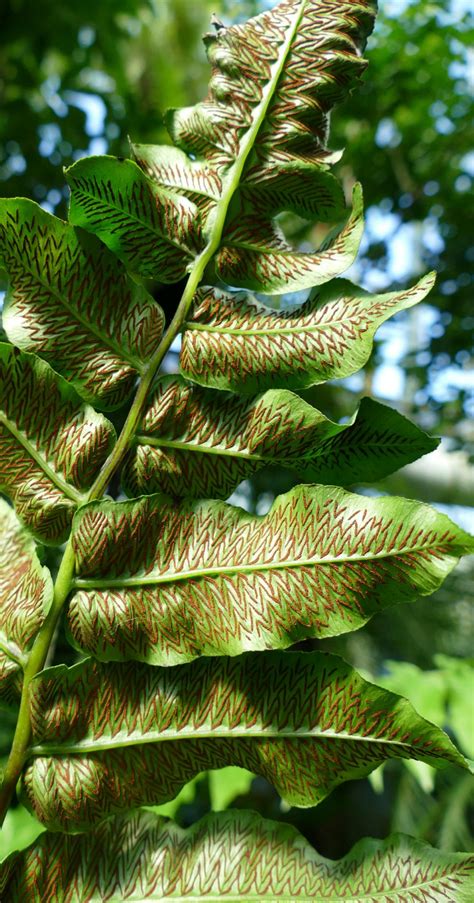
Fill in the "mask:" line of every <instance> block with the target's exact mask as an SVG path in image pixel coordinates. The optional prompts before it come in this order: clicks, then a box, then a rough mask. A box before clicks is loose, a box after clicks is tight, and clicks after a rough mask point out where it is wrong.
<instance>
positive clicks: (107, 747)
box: [23, 652, 467, 831]
mask: <svg viewBox="0 0 474 903" xmlns="http://www.w3.org/2000/svg"><path fill="white" fill-rule="evenodd" d="M131 685H133V697H130V686H131ZM181 701H182V702H181ZM308 704H309V705H311V710H310V713H309V712H308ZM30 708H31V722H32V728H33V736H32V745H31V747H30V750H31V753H32V754H33V755H34V756H35V758H34V760H33V763H32V764H31V765H30V766H28V767H27V768H26V771H25V774H24V778H23V801H24V802H26V804H27V805H28V807H29V808H31V810H32V811H33V812H34V814H35V815H36V817H37V818H38V819H39V820H40V821H41V822H43V823H44V824H45V825H46V826H47V827H49V828H51V829H52V830H56V831H57V830H65V831H75V830H87V829H88V828H89V827H90V826H91V824H94V823H95V822H96V821H98V820H100V819H101V818H103V817H104V815H110V814H111V813H114V812H117V811H120V810H121V809H124V808H134V807H136V806H140V805H145V804H146V805H150V804H152V803H161V802H166V801H167V800H169V799H172V798H173V797H174V796H176V793H177V792H178V791H179V790H180V789H181V787H182V786H183V784H185V783H186V782H187V781H189V780H190V779H191V778H192V777H194V775H195V773H196V772H199V771H202V770H205V769H207V768H219V767H222V766H223V765H224V766H225V765H240V766H242V767H245V768H248V769H249V770H251V771H254V772H256V773H258V774H261V775H262V776H263V777H266V778H267V779H268V780H269V781H270V782H271V783H272V784H273V786H274V787H275V788H276V789H277V790H278V792H279V793H280V795H281V796H282V797H283V798H284V799H285V800H286V801H287V802H289V803H290V804H292V805H297V806H311V805H315V804H316V803H318V802H320V800H322V799H324V797H325V796H327V795H328V793H330V791H331V790H332V789H333V787H335V786H336V785H337V784H338V783H340V782H341V781H342V780H349V779H354V778H356V777H361V776H364V775H366V774H368V773H369V772H370V771H371V770H372V769H373V768H374V767H376V766H377V765H378V764H379V763H380V762H381V761H384V760H386V759H391V758H393V757H394V756H396V757H408V758H416V759H421V760H422V761H425V762H429V763H431V764H433V765H434V766H435V767H444V766H446V764H448V763H454V764H457V765H461V766H464V767H467V763H466V761H465V760H464V759H463V757H462V756H461V755H460V753H458V751H457V750H456V749H455V747H454V746H453V745H452V743H451V741H450V740H448V738H447V737H446V735H445V734H443V732H442V731H441V730H439V729H438V728H435V727H434V726H433V725H431V724H430V723H429V722H427V721H424V720H423V719H421V718H420V717H418V716H417V715H416V713H415V711H414V709H412V707H411V706H410V705H409V703H407V702H406V701H405V700H403V699H400V697H399V696H396V695H394V694H390V693H388V692H387V691H383V690H380V689H379V688H378V687H375V686H373V685H372V684H367V683H366V682H365V681H363V679H362V678H361V677H360V676H359V675H358V674H357V672H355V671H354V670H353V669H352V668H350V667H349V666H348V665H346V664H345V662H343V661H342V660H341V659H338V658H337V657H334V656H328V655H324V654H322V653H307V654H306V655H301V654H299V653H293V654H286V655H285V654H282V653H277V652H276V653H268V654H267V655H266V656H264V657H263V660H262V656H260V655H258V654H256V655H255V654H254V655H250V656H245V657H241V658H238V659H221V660H219V661H212V660H209V659H201V660H200V661H198V662H196V663H194V664H192V665H188V666H187V667H181V668H179V670H178V672H176V669H170V668H163V669H160V668H154V669H150V668H149V667H148V666H140V667H137V666H136V665H133V664H129V665H127V666H118V665H108V666H105V665H102V664H99V663H92V662H90V661H86V662H84V663H82V664H80V665H76V666H75V667H74V668H72V669H70V670H67V669H65V668H64V666H58V667H57V668H54V669H52V670H51V671H48V670H47V671H45V672H44V673H43V675H42V676H41V677H38V678H37V679H36V680H35V681H34V683H33V684H32V696H31V703H30ZM104 710H106V711H107V719H106V721H105V723H104V719H103V712H104ZM158 710H159V712H160V715H159V717H158V716H157V711H158ZM185 738H186V739H185ZM79 787H80V788H81V793H80V800H79V799H78V789H79Z"/></svg>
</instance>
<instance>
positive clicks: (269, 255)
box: [215, 185, 364, 294]
mask: <svg viewBox="0 0 474 903" xmlns="http://www.w3.org/2000/svg"><path fill="white" fill-rule="evenodd" d="M352 203H353V207H352V213H351V215H350V217H349V219H348V220H347V223H346V224H345V225H344V226H343V227H342V229H341V230H340V231H338V232H337V234H336V235H335V236H334V237H332V238H331V239H330V240H329V241H328V242H325V243H323V245H322V246H321V248H320V249H319V250H318V251H315V252H314V253H307V252H302V251H295V250H293V249H292V247H291V245H289V244H288V243H287V242H286V241H285V240H284V239H283V237H282V236H280V235H278V234H277V233H275V231H274V230H273V229H271V227H270V229H267V228H266V226H267V224H266V223H265V222H264V221H263V222H262V221H260V220H259V219H258V217H257V218H256V212H253V213H252V214H251V215H249V216H248V217H245V218H244V217H242V215H240V216H239V217H238V218H237V220H236V222H235V223H231V224H229V227H228V228H227V229H226V231H225V233H224V236H223V245H222V247H221V249H220V251H219V252H218V254H217V255H216V262H215V265H216V273H217V275H218V277H219V278H220V279H221V280H222V281H223V282H226V283H227V284H228V285H238V286H239V287H241V288H247V289H251V290H252V291H256V292H264V293H266V294H272V293H273V294H275V293H278V292H298V291H301V290H302V289H306V288H312V287H313V286H316V285H321V284H322V283H324V282H327V281H328V280H329V279H332V278H334V277H335V276H340V275H341V273H344V272H345V270H347V269H349V267H350V266H351V264H352V263H353V262H354V260H355V258H356V256H357V252H358V250H359V245H360V242H361V239H362V233H363V231H364V217H363V202H362V190H361V187H360V185H356V186H355V187H354V192H353V201H352ZM266 234H267V236H268V237H265V236H266Z"/></svg>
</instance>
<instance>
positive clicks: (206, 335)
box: [180, 274, 434, 395]
mask: <svg viewBox="0 0 474 903" xmlns="http://www.w3.org/2000/svg"><path fill="white" fill-rule="evenodd" d="M433 283H434V276H433V274H430V275H428V276H425V277H424V278H423V279H421V280H420V281H419V282H418V283H417V284H416V285H415V286H413V287H412V288H411V289H407V290H405V291H403V292H390V293H388V294H384V295H370V294H369V293H368V292H365V291H364V290H363V289H361V288H358V287H357V286H355V285H352V283H351V282H348V281H346V280H343V279H336V280H334V281H333V282H331V283H330V284H328V285H326V286H323V287H322V288H320V289H318V290H317V291H315V292H314V293H313V294H312V296H311V297H310V299H309V300H308V301H307V302H306V303H305V304H303V305H302V307H299V308H296V309H294V308H291V309H289V310H286V311H283V312H281V311H275V310H271V309H270V308H268V307H265V306H264V305H263V304H261V302H259V301H256V300H255V299H254V298H252V297H242V296H241V295H239V294H234V295H231V294H229V293H228V292H222V291H220V290H218V289H213V288H202V289H200V290H199V291H198V292H197V293H196V299H195V303H194V309H193V311H192V313H191V315H190V317H189V319H188V322H187V323H186V326H185V332H184V335H183V345H182V350H181V358H180V363H181V372H182V373H183V375H184V376H186V377H188V378H189V379H192V380H193V381H194V382H197V383H199V384H200V385H203V386H209V387H212V388H216V389H229V390H231V391H234V392H242V393H244V394H246V395H253V394H255V393H256V392H261V391H263V390H264V389H270V388H276V387H281V388H287V389H304V388H306V387H308V386H313V385H317V384H318V383H322V382H325V381H326V380H328V379H336V378H341V377H344V376H349V375H350V374H351V373H355V372H356V371H357V370H359V369H360V368H361V367H363V366H364V364H365V363H366V361H367V360H368V358H369V356H370V352H371V350H372V341H373V336H374V333H375V331H376V330H377V329H378V327H379V326H380V325H381V324H382V323H384V322H385V320H387V319H388V318H389V317H391V316H393V314H395V313H397V312H398V311H400V310H405V309H406V308H408V307H412V306H413V305H414V304H417V303H418V302H419V301H421V300H422V299H423V298H424V297H425V296H426V295H427V293H428V292H429V291H430V289H431V288H432V286H433Z"/></svg>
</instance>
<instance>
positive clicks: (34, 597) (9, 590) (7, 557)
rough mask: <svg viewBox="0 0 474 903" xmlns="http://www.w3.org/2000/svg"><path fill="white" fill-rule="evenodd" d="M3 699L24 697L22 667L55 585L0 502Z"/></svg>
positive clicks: (24, 533)
mask: <svg viewBox="0 0 474 903" xmlns="http://www.w3.org/2000/svg"><path fill="white" fill-rule="evenodd" d="M0 535H1V537H2V541H1V543H0V699H1V700H2V702H3V701H7V702H11V701H13V700H15V701H16V699H17V697H18V696H19V695H20V694H21V683H22V666H23V665H24V664H25V660H26V657H27V650H28V649H29V647H30V646H31V644H32V642H33V640H34V638H35V636H36V634H37V632H38V630H39V628H40V627H41V624H42V623H43V620H44V616H45V615H46V613H47V611H48V608H49V606H50V604H51V600H52V596H53V585H52V581H51V576H50V573H49V571H48V569H47V568H45V567H41V564H40V562H39V560H38V556H37V554H36V546H35V543H34V541H33V539H32V538H31V536H30V535H29V534H28V532H27V531H26V530H25V529H24V528H23V527H22V526H21V524H20V523H19V521H18V519H17V518H16V516H15V512H14V511H13V510H12V508H10V506H9V505H8V504H7V503H6V502H5V501H3V499H0Z"/></svg>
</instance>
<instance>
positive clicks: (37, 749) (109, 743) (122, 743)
mask: <svg viewBox="0 0 474 903" xmlns="http://www.w3.org/2000/svg"><path fill="white" fill-rule="evenodd" d="M217 737H219V738H223V737H228V738H229V739H231V740H239V739H244V738H246V739H249V738H252V737H253V738H255V739H257V740H258V739H260V738H261V737H265V738H266V739H268V738H270V739H279V738H282V737H286V738H294V739H295V740H315V741H316V740H318V739H321V740H335V741H344V742H345V741H347V740H352V741H354V742H357V743H364V744H375V745H382V744H383V745H384V746H390V747H395V748H397V749H410V750H411V749H413V743H410V742H408V741H403V740H391V739H389V738H388V739H386V738H383V737H371V736H365V735H364V734H351V733H350V732H348V731H325V730H320V729H318V728H317V727H316V728H312V729H311V730H298V729H297V728H295V729H293V730H278V729H275V728H265V727H262V726H261V725H259V724H256V725H252V727H249V728H244V729H242V728H241V727H240V728H230V727H227V726H224V727H219V726H218V725H216V726H215V727H213V728H209V729H208V730H201V729H200V728H196V726H195V725H189V727H187V728H183V729H181V730H180V729H175V730H169V729H168V730H165V731H160V730H159V729H157V730H156V731H148V732H147V733H146V734H143V732H140V731H119V732H118V733H117V734H115V735H114V737H107V736H105V738H91V739H85V740H77V741H76V742H75V743H69V744H68V743H67V742H63V743H61V744H57V745H55V744H54V743H39V744H37V745H36V746H32V747H31V748H30V749H29V751H28V752H29V753H31V754H32V755H56V754H57V755H67V754H70V753H76V752H84V751H90V752H94V751H97V750H109V749H123V748H125V747H127V746H145V745H147V744H148V743H166V742H170V741H171V742H176V741H178V740H212V739H216V738H217Z"/></svg>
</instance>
